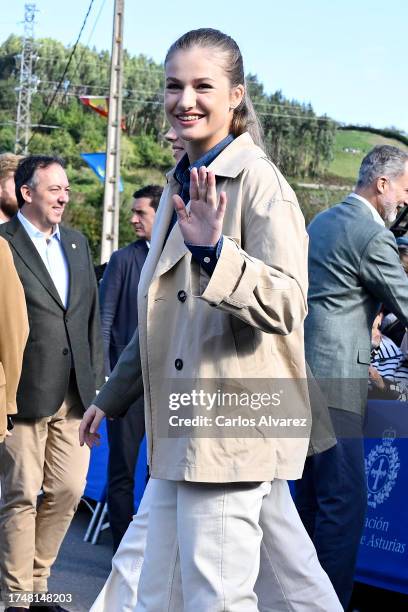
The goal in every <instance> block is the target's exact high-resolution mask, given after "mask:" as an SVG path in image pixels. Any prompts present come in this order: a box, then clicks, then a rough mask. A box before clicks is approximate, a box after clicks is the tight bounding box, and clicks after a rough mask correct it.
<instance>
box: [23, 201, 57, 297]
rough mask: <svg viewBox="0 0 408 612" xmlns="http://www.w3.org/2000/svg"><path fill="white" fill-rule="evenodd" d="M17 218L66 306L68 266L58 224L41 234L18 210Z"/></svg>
mask: <svg viewBox="0 0 408 612" xmlns="http://www.w3.org/2000/svg"><path fill="white" fill-rule="evenodd" d="M17 217H18V220H19V221H20V223H21V225H22V226H23V227H24V229H25V231H26V232H27V234H28V235H29V237H30V238H31V240H32V242H33V244H34V246H35V248H36V249H37V251H38V254H39V255H40V257H41V259H42V260H43V262H44V265H45V267H46V268H47V270H48V272H49V274H50V276H51V278H52V281H53V283H54V285H55V288H56V290H57V291H58V295H59V296H60V298H61V302H62V303H63V304H64V306H65V308H67V306H68V294H69V268H68V262H67V258H66V255H65V252H64V249H63V246H62V243H61V235H60V230H59V226H58V225H55V226H54V230H53V232H52V234H51V236H47V235H45V234H43V232H41V231H40V230H39V229H38V228H37V227H35V225H33V224H32V223H30V221H29V220H28V219H27V218H26V217H25V216H24V215H23V213H22V212H21V211H20V210H19V211H18V213H17Z"/></svg>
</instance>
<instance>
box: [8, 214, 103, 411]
mask: <svg viewBox="0 0 408 612" xmlns="http://www.w3.org/2000/svg"><path fill="white" fill-rule="evenodd" d="M60 232H61V242H62V245H63V248H64V251H65V254H66V257H67V261H68V267H69V279H70V280H69V287H70V288H69V298H68V307H67V309H65V307H64V305H63V304H62V302H61V299H60V297H59V295H58V292H57V290H56V288H55V285H54V283H53V282H52V279H51V277H50V275H49V273H48V271H47V268H46V267H45V265H44V263H43V261H42V259H41V257H40V255H39V254H38V252H37V250H36V248H35V246H34V244H33V243H32V240H31V238H30V237H29V236H28V234H27V232H26V231H25V229H24V228H23V226H22V225H21V223H20V222H19V220H18V218H17V217H14V218H13V219H12V220H11V221H9V222H8V223H4V224H3V225H1V226H0V235H1V236H2V237H3V238H5V239H6V240H7V241H8V242H9V245H10V247H11V250H12V253H13V258H14V264H15V267H16V269H17V272H18V275H19V277H20V280H21V283H22V285H23V288H24V293H25V297H26V303H27V311H28V319H29V324H30V335H29V337H28V341H27V345H26V349H25V352H24V359H23V370H22V375H21V378H20V384H19V387H18V391H17V406H18V418H39V417H45V416H50V415H52V414H55V412H56V411H57V410H58V409H59V407H60V406H61V404H62V402H63V400H64V396H65V393H66V390H67V387H68V382H69V377H70V371H71V366H72V367H74V368H75V374H76V380H77V384H78V390H79V394H80V397H81V400H82V403H83V407H87V406H88V405H89V404H90V403H91V401H92V399H93V397H94V395H95V389H98V388H99V387H100V386H101V385H102V384H103V381H104V375H103V343H102V335H101V328H100V318H99V304H98V289H97V284H96V279H95V273H94V268H93V265H92V260H91V255H90V252H89V246H88V242H87V240H86V238H85V236H83V235H82V234H80V233H79V232H77V231H75V230H72V229H67V228H65V227H60Z"/></svg>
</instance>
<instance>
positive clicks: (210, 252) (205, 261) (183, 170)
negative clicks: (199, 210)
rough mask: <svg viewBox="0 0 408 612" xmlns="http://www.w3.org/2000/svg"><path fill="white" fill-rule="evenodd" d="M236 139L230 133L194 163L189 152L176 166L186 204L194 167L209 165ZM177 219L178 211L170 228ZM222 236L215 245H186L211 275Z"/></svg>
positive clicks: (181, 194)
mask: <svg viewBox="0 0 408 612" xmlns="http://www.w3.org/2000/svg"><path fill="white" fill-rule="evenodd" d="M233 140H234V136H233V135H232V134H229V135H228V136H226V138H223V140H221V142H219V143H218V144H216V145H215V147H213V148H212V149H210V150H209V151H207V153H205V154H204V155H203V156H202V157H200V159H197V161H195V162H194V163H193V164H191V165H190V164H189V159H188V156H187V154H186V155H184V156H183V157H182V158H181V160H180V161H179V163H178V164H177V166H176V169H175V171H174V178H175V179H176V181H177V182H178V183H180V185H181V192H180V197H181V198H182V200H183V202H184V204H186V205H187V204H188V202H189V201H190V173H191V170H192V168H200V167H201V166H206V167H208V166H209V165H210V164H211V163H212V162H213V161H214V160H215V158H216V157H218V155H219V154H220V153H221V151H223V150H224V149H225V148H226V147H227V146H228V145H229V144H231V142H232V141H233ZM176 220H177V215H176V213H174V214H173V218H172V220H171V224H170V229H171V228H172V227H173V225H174V224H175V222H176ZM222 240H223V239H222V236H221V238H220V239H219V241H218V242H217V244H216V245H215V246H196V245H193V244H188V243H187V242H186V246H187V247H188V248H189V250H190V251H191V254H192V256H193V258H194V259H195V260H196V261H197V262H198V263H199V264H200V266H201V267H202V268H203V269H204V270H205V271H206V272H207V274H209V276H211V274H212V273H213V272H214V269H215V266H216V265H217V261H218V258H219V256H220V253H221V249H222Z"/></svg>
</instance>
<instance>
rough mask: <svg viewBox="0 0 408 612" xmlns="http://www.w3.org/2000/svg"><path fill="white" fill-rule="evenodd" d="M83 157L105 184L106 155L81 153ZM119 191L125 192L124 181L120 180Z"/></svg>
mask: <svg viewBox="0 0 408 612" xmlns="http://www.w3.org/2000/svg"><path fill="white" fill-rule="evenodd" d="M81 157H82V159H83V160H84V161H85V162H86V163H87V164H88V166H89V167H90V168H91V170H93V171H94V172H95V174H96V176H97V177H98V179H99V180H100V181H101V182H102V183H103V182H104V181H105V168H106V153H81ZM119 191H120V192H122V191H123V183H122V179H119Z"/></svg>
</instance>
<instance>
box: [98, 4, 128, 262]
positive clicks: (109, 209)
mask: <svg viewBox="0 0 408 612" xmlns="http://www.w3.org/2000/svg"><path fill="white" fill-rule="evenodd" d="M124 9H125V0H115V8H114V14H113V37H112V58H111V70H110V90H109V114H108V134H107V143H106V169H105V191H104V197H103V225H102V243H101V263H105V262H106V261H108V259H109V258H110V256H111V255H112V253H113V251H115V250H116V249H117V248H118V239H119V206H120V199H119V198H120V195H119V182H120V136H121V129H122V127H121V126H122V84H123V19H124Z"/></svg>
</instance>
